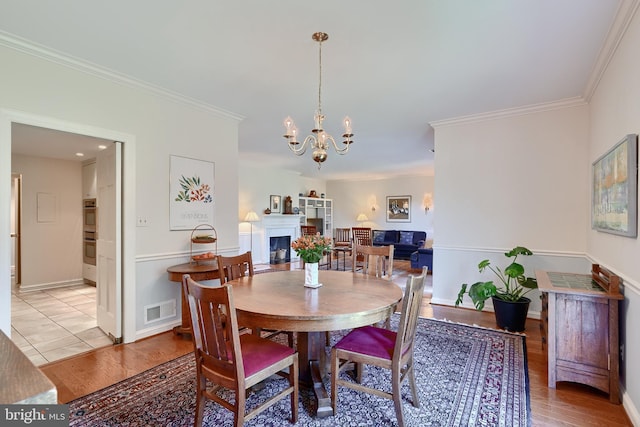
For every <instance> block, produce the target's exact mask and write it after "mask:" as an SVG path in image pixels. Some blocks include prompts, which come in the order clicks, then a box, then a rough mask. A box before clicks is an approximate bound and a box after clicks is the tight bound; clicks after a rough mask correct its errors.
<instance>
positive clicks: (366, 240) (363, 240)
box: [351, 227, 371, 245]
mask: <svg viewBox="0 0 640 427" xmlns="http://www.w3.org/2000/svg"><path fill="white" fill-rule="evenodd" d="M351 232H352V233H353V243H354V244H355V243H357V244H359V245H371V228H369V227H352V228H351Z"/></svg>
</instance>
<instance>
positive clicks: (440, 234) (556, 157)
mask: <svg viewBox="0 0 640 427" xmlns="http://www.w3.org/2000/svg"><path fill="white" fill-rule="evenodd" d="M587 132H588V107H587V105H586V104H584V103H579V104H577V105H571V106H569V107H565V108H555V106H554V105H549V106H547V107H546V108H542V107H541V108H539V109H535V110H527V112H526V113H524V112H522V113H521V112H515V111H514V112H512V113H511V114H506V113H504V114H496V115H495V116H493V117H490V118H483V119H482V120H480V119H475V118H468V119H459V120H453V121H450V122H445V123H438V124H435V137H436V169H437V176H436V181H435V194H434V199H435V204H436V213H435V214H436V225H437V238H436V239H435V245H434V248H435V250H434V262H433V264H434V266H433V272H434V273H433V302H434V303H440V304H453V302H454V301H455V299H456V295H457V293H458V290H459V288H460V284H462V283H473V282H475V281H478V280H480V279H481V278H482V277H483V276H481V275H480V274H479V273H478V269H477V265H478V262H480V261H481V260H483V259H487V258H488V259H491V260H492V261H495V262H497V263H498V265H499V266H505V265H506V264H505V259H506V258H505V257H504V256H503V255H502V253H503V252H504V251H506V250H508V249H510V248H512V247H514V246H517V245H520V246H526V247H528V248H529V249H531V250H532V251H533V252H534V253H535V255H534V256H533V257H530V258H527V259H522V262H523V263H524V265H525V267H527V273H528V274H529V275H531V276H533V275H534V269H536V268H547V267H549V266H553V267H554V268H555V267H557V268H561V269H562V270H561V271H584V272H585V273H586V272H588V267H589V265H588V263H587V262H586V259H585V257H584V253H585V249H586V239H585V235H584V230H585V228H586V224H587V219H588V213H589V199H588V191H587V186H588V182H589V178H588V170H589V169H588V161H587V144H586V141H587V140H588V133H587ZM484 280H487V279H486V278H485V279H484ZM536 292H537V291H536ZM530 296H531V297H532V300H533V301H532V305H531V309H530V310H531V311H530V313H531V314H532V316H534V317H535V316H536V315H539V311H540V302H539V299H538V298H537V296H538V295H537V294H535V293H532V294H530ZM469 306H471V304H470V303H469Z"/></svg>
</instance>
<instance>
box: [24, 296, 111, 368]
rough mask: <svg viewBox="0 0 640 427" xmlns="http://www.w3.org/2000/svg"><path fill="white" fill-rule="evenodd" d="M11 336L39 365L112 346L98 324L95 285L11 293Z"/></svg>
mask: <svg viewBox="0 0 640 427" xmlns="http://www.w3.org/2000/svg"><path fill="white" fill-rule="evenodd" d="M11 339H12V341H13V342H14V343H15V344H16V345H17V346H18V347H19V348H20V350H22V352H23V353H24V354H26V355H27V357H29V359H30V360H31V361H32V362H33V363H34V364H35V365H36V366H39V365H43V364H45V363H48V362H53V361H54V360H58V359H62V358H65V357H69V356H72V355H74V354H78V353H83V352H85V351H88V350H91V349H94V348H98V347H103V346H106V345H111V344H112V343H111V340H110V339H109V337H107V336H106V335H105V334H104V333H103V332H102V331H101V330H100V329H99V328H98V327H97V323H96V288H95V287H93V286H88V285H76V286H69V287H64V288H56V289H47V290H42V291H32V292H20V291H19V290H17V289H15V287H13V288H12V292H11Z"/></svg>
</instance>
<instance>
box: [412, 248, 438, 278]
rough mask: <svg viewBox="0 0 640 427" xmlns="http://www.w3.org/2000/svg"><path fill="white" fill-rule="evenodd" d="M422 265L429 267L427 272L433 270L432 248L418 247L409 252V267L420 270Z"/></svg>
mask: <svg viewBox="0 0 640 427" xmlns="http://www.w3.org/2000/svg"><path fill="white" fill-rule="evenodd" d="M424 266H427V267H428V268H429V273H431V272H432V271H433V249H432V248H418V250H417V251H415V252H414V253H412V254H411V268H413V269H418V270H421V269H422V267H424Z"/></svg>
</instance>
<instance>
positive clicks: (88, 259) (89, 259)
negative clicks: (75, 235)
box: [82, 231, 96, 265]
mask: <svg viewBox="0 0 640 427" xmlns="http://www.w3.org/2000/svg"><path fill="white" fill-rule="evenodd" d="M82 260H83V262H84V263H85V264H90V265H96V232H95V231H84V240H83V242H82Z"/></svg>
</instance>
